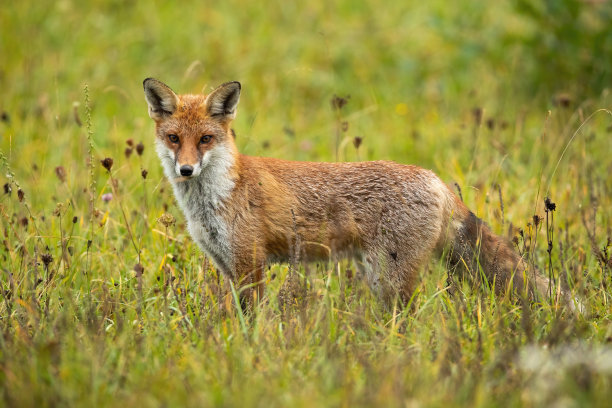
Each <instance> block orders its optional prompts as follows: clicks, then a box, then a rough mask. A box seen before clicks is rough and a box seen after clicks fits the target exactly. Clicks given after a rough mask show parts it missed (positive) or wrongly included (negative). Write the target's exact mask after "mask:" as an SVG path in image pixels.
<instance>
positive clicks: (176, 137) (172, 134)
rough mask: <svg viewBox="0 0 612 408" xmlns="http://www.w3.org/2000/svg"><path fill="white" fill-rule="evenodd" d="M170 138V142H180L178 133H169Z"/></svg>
mask: <svg viewBox="0 0 612 408" xmlns="http://www.w3.org/2000/svg"><path fill="white" fill-rule="evenodd" d="M168 140H170V142H172V143H178V142H179V137H178V136H177V135H175V134H174V133H171V134H169V135H168Z"/></svg>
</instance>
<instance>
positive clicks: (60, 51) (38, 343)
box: [0, 0, 612, 406]
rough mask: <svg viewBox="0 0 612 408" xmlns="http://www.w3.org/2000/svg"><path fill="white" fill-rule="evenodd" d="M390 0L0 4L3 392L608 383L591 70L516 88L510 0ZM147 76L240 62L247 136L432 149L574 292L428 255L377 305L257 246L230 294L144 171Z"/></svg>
mask: <svg viewBox="0 0 612 408" xmlns="http://www.w3.org/2000/svg"><path fill="white" fill-rule="evenodd" d="M409 3H410V4H406V2H391V3H386V4H385V5H384V7H381V6H380V5H378V3H376V2H372V1H362V2H354V1H336V2H331V3H330V2H314V3H313V2H311V3H309V4H308V5H307V6H298V5H297V4H290V3H287V2H273V3H270V4H267V5H266V6H265V7H264V6H262V5H261V4H252V5H250V4H243V3H242V2H238V1H231V0H230V1H227V2H222V3H219V2H211V3H209V4H204V3H201V2H189V4H184V5H182V6H181V7H176V6H174V5H171V4H169V3H168V4H167V3H165V2H156V3H155V4H152V3H151V2H146V3H145V2H132V3H123V2H117V1H92V2H89V3H87V4H86V3H83V2H71V1H60V2H57V3H52V2H50V3H48V4H46V3H45V4H39V3H37V4H36V5H34V4H30V2H28V1H25V2H14V3H13V4H11V5H9V6H6V7H3V8H2V10H0V27H2V28H1V29H0V30H1V34H2V35H0V50H2V55H3V64H2V68H1V70H0V84H1V85H2V90H3V92H2V96H0V111H1V112H2V122H0V134H1V135H2V138H1V140H0V148H1V151H2V156H1V160H0V165H1V166H2V176H0V181H1V182H2V184H3V185H5V187H4V188H5V190H4V191H3V192H0V193H2V195H1V196H0V223H1V225H2V233H3V236H2V244H1V245H0V265H1V271H0V284H1V285H2V287H1V293H2V296H1V297H0V329H1V331H2V335H1V336H0V366H1V368H2V369H1V370H0V378H1V382H0V392H1V394H2V399H1V401H2V404H3V405H6V406H56V405H70V406H92V405H93V406H120V405H126V404H127V405H139V406H159V405H169V406H213V405H222V406H381V405H384V406H421V405H427V406H430V405H433V406H442V405H449V404H450V405H453V406H497V405H504V406H518V405H521V406H544V405H546V406H548V405H553V404H556V405H567V406H584V405H591V406H605V405H607V404H608V403H609V400H610V398H611V397H612V394H611V391H610V390H612V347H611V346H610V343H611V342H612V323H611V320H610V319H611V316H612V312H611V310H612V308H611V307H610V302H611V300H612V298H611V297H612V290H611V285H612V280H611V268H612V262H611V260H610V256H611V255H610V247H611V241H610V240H611V239H612V238H611V237H612V232H611V231H612V219H611V216H612V214H611V213H610V211H609V209H610V208H611V206H612V202H611V197H612V179H611V178H610V177H609V174H610V171H611V170H612V161H611V159H610V151H612V139H611V138H610V133H609V132H610V124H611V123H612V118H611V116H612V115H610V113H609V111H604V110H600V109H610V105H611V96H610V94H609V91H607V90H604V91H602V92H596V93H593V94H591V96H590V97H589V98H588V99H580V100H577V99H575V98H572V97H571V95H570V97H569V98H568V97H564V98H561V99H559V98H558V97H557V98H555V97H554V95H549V94H546V93H545V92H543V91H541V90H539V89H532V88H526V87H524V86H523V85H522V83H523V81H522V78H521V76H520V75H519V73H520V70H519V68H520V66H521V62H522V60H521V58H522V54H521V53H520V51H519V50H517V49H515V48H510V47H508V48H504V47H505V45H504V43H503V41H502V39H503V38H504V35H505V33H506V32H508V31H512V32H516V31H520V30H521V29H522V28H523V27H525V25H524V22H523V21H522V20H521V19H520V16H518V15H516V14H514V11H513V9H512V7H511V6H510V5H509V4H508V3H506V2H501V3H499V5H496V7H494V8H482V7H480V6H478V5H476V4H474V5H472V4H469V3H466V4H461V5H452V6H451V5H449V4H448V3H447V2H443V1H431V2H427V3H419V2H409ZM491 49H495V50H497V52H496V53H495V54H494V55H492V56H491V55H489V53H488V51H489V50H491ZM551 75H554V72H553V73H551ZM148 76H154V77H158V78H159V79H160V80H162V81H164V82H166V83H168V84H169V85H170V86H172V87H173V88H174V89H175V90H176V91H178V92H200V91H202V90H204V91H207V90H209V89H211V87H213V86H215V85H217V84H219V83H221V82H224V81H227V80H233V79H236V80H240V81H241V82H242V83H243V94H242V99H241V102H240V106H239V112H238V118H237V120H236V122H235V130H236V132H237V135H238V138H237V141H238V144H239V148H240V149H241V151H242V152H244V153H246V154H252V155H266V156H273V157H283V158H289V159H295V160H336V158H338V159H339V160H374V159H388V160H395V161H398V162H402V163H413V164H418V165H421V166H423V167H426V168H431V169H433V170H435V171H436V172H437V173H438V174H440V176H441V177H442V178H443V179H444V180H445V181H447V182H448V183H449V184H453V183H456V184H457V185H458V186H459V187H460V189H461V194H462V197H463V199H464V201H465V202H466V203H467V204H468V206H469V207H470V208H472V209H473V210H474V212H475V213H476V214H477V215H478V216H480V217H481V218H483V219H484V220H485V221H486V222H487V223H489V225H490V226H491V227H492V229H493V230H494V231H496V232H497V233H498V234H501V235H505V236H507V237H508V239H510V240H514V241H515V244H516V247H517V250H518V251H520V252H522V253H523V254H524V255H525V256H526V257H527V258H528V259H529V260H530V262H531V263H532V264H533V265H536V266H538V267H539V268H540V270H542V271H547V272H548V271H552V273H553V274H554V275H555V277H557V278H558V279H559V280H562V281H564V282H565V281H568V282H569V284H570V285H571V286H572V288H573V291H574V292H575V293H576V294H577V295H579V296H580V297H581V298H582V299H583V300H584V302H585V304H586V305H587V307H588V310H589V314H588V315H585V316H574V315H572V314H570V313H567V312H564V311H561V310H558V309H557V308H556V307H554V305H553V306H551V305H548V304H543V305H534V306H532V307H526V306H524V305H520V304H515V303H513V302H510V301H508V300H507V299H501V298H496V297H494V296H493V295H492V294H491V292H490V291H489V290H488V289H486V288H484V287H471V286H470V285H468V284H467V283H465V282H458V283H455V285H456V290H455V291H454V294H453V293H449V290H448V288H449V287H448V284H447V276H446V269H445V268H444V265H443V264H442V263H441V262H440V261H437V260H432V262H431V263H430V265H428V267H427V268H425V269H424V270H423V271H422V272H421V274H422V278H423V279H422V283H421V285H420V286H419V290H418V295H417V296H416V297H415V299H414V300H413V307H412V309H406V310H399V309H396V310H391V311H388V310H385V309H384V308H382V306H381V305H380V304H379V303H378V302H377V300H376V299H375V298H373V297H372V295H371V294H370V293H369V291H368V289H367V287H365V285H364V283H363V282H360V281H359V280H358V279H356V278H355V277H354V274H353V273H352V268H353V267H352V265H351V264H350V263H347V262H343V263H341V264H340V265H339V266H338V268H336V267H335V266H334V265H331V264H313V265H307V266H306V267H305V268H301V269H298V270H296V271H293V272H290V267H289V265H271V266H270V269H269V270H268V271H267V274H266V278H267V280H268V281H269V282H268V284H267V287H266V292H265V300H264V302H262V303H261V304H260V305H259V306H258V309H257V313H255V314H254V315H253V316H244V315H243V314H242V313H241V312H240V311H238V310H236V308H235V306H234V302H233V294H232V292H231V290H228V288H227V286H228V285H227V282H224V280H223V278H222V277H220V276H218V275H217V273H216V271H215V269H214V267H213V266H212V265H211V263H210V262H209V261H208V260H207V259H206V258H205V256H204V255H203V254H202V253H201V252H200V251H199V250H198V249H197V247H196V246H195V245H194V244H193V243H192V241H191V240H190V238H189V236H188V233H187V231H186V229H185V223H184V219H183V217H182V215H181V214H180V211H179V210H178V209H177V207H176V206H175V205H174V201H173V197H172V192H171V189H170V186H169V185H168V183H167V182H166V181H165V180H164V178H163V176H162V172H161V166H160V165H159V163H158V160H157V157H156V155H155V152H154V149H153V125H152V123H151V122H150V120H149V119H148V117H147V114H146V104H145V102H144V97H143V95H142V87H141V81H142V79H144V78H145V77H148ZM561 86H562V85H561ZM572 87H573V85H572V84H570V85H568V89H570V90H571V89H572ZM347 95H350V97H349V98H347V100H348V103H347V104H346V105H345V106H344V107H342V109H337V106H338V105H337V103H336V108H335V107H334V106H332V103H331V101H332V98H334V96H337V97H347ZM357 138H358V140H359V142H357V143H356V142H355V140H356V139H357ZM570 142H571V143H570ZM139 145H140V147H138V146H139ZM106 157H110V158H112V159H113V164H112V166H110V165H109V164H108V162H106V163H107V167H110V171H108V170H107V169H105V168H104V167H103V166H102V164H101V160H103V159H104V158H106ZM546 197H550V199H551V200H552V201H553V202H554V203H555V204H556V209H555V210H554V212H552V213H547V212H545V207H544V199H545V198H546ZM502 203H503V204H502ZM534 215H537V216H538V217H542V218H541V220H540V218H537V221H536V219H534ZM547 217H550V218H547ZM549 241H550V243H551V244H550V246H549ZM304 287H306V289H307V290H306V291H304V290H303V288H304ZM296 293H298V294H299V296H297V297H295V296H294V295H295V294H296Z"/></svg>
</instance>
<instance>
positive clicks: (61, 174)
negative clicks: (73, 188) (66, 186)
mask: <svg viewBox="0 0 612 408" xmlns="http://www.w3.org/2000/svg"><path fill="white" fill-rule="evenodd" d="M55 175H56V176H57V178H58V179H59V181H61V182H62V183H63V182H65V181H66V169H65V168H64V166H57V167H56V168H55Z"/></svg>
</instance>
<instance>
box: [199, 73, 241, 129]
mask: <svg viewBox="0 0 612 408" xmlns="http://www.w3.org/2000/svg"><path fill="white" fill-rule="evenodd" d="M240 89H241V86H240V82H236V81H233V82H226V83H224V84H223V85H220V86H219V87H218V88H217V89H215V90H214V91H212V92H211V93H210V94H209V95H208V96H207V97H206V109H207V110H208V113H209V114H210V115H211V116H218V117H220V118H223V119H229V120H232V119H234V118H235V117H236V106H238V101H239V100H240Z"/></svg>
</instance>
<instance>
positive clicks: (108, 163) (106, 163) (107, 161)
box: [100, 157, 113, 172]
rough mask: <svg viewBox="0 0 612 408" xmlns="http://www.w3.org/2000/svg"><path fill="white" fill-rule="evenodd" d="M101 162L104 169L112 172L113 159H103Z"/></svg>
mask: <svg viewBox="0 0 612 408" xmlns="http://www.w3.org/2000/svg"><path fill="white" fill-rule="evenodd" d="M100 162H101V163H102V167H104V168H105V169H106V170H107V171H109V172H110V171H111V168H112V167H113V159H111V158H110V157H107V158H106V159H103V160H101V161H100Z"/></svg>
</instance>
